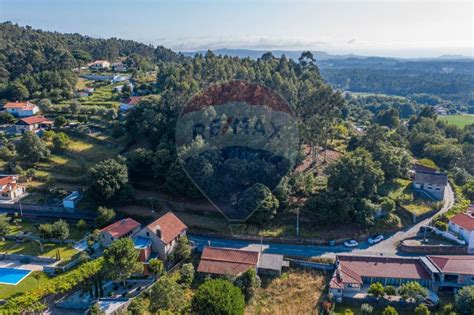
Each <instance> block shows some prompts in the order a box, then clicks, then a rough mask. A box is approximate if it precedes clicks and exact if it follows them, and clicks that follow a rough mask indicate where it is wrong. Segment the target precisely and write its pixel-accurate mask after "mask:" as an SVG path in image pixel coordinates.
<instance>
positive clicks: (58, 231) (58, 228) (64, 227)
mask: <svg viewBox="0 0 474 315" xmlns="http://www.w3.org/2000/svg"><path fill="white" fill-rule="evenodd" d="M52 234H53V237H55V238H57V239H59V240H61V241H64V240H66V239H67V238H68V237H69V224H67V222H66V221H64V220H58V221H56V222H54V223H53V225H52Z"/></svg>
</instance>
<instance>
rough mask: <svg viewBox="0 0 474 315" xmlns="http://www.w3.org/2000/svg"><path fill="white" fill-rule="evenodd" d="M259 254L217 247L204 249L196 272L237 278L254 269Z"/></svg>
mask: <svg viewBox="0 0 474 315" xmlns="http://www.w3.org/2000/svg"><path fill="white" fill-rule="evenodd" d="M258 259H259V252H256V251H249V250H241V249H232V248H218V247H210V246H206V247H204V250H203V252H202V255H201V261H200V262H199V266H198V268H197V271H198V272H204V273H212V274H219V275H233V276H237V275H239V274H241V273H243V272H245V271H247V270H249V269H251V268H256V267H257V263H258Z"/></svg>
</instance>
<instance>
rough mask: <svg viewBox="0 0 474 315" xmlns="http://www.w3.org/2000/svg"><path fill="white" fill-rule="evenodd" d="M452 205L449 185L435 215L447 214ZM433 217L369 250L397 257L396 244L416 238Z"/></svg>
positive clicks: (452, 200)
mask: <svg viewBox="0 0 474 315" xmlns="http://www.w3.org/2000/svg"><path fill="white" fill-rule="evenodd" d="M453 205H454V192H453V190H452V188H451V186H450V185H448V186H446V191H445V194H444V204H443V207H442V208H441V210H440V211H438V212H437V213H436V214H435V216H436V215H438V214H442V213H445V212H447V211H448V210H449V209H451V207H452V206H453ZM432 218H433V217H429V218H427V219H425V220H423V221H421V222H418V223H417V224H415V225H413V226H411V227H409V228H407V229H405V230H401V231H398V232H396V233H394V234H392V235H390V236H389V237H387V238H386V239H385V240H384V241H382V242H380V243H378V244H376V245H374V246H372V247H371V248H370V251H371V252H376V253H379V254H384V255H397V254H398V251H397V247H398V244H399V243H400V242H401V241H402V240H404V239H407V238H411V237H414V236H416V234H417V233H418V231H419V230H420V227H422V226H424V225H428V224H429V223H430V221H431V219H432Z"/></svg>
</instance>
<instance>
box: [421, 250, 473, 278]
mask: <svg viewBox="0 0 474 315" xmlns="http://www.w3.org/2000/svg"><path fill="white" fill-rule="evenodd" d="M428 259H429V260H430V261H431V262H432V263H433V264H434V265H435V266H436V267H437V268H438V269H439V270H440V271H441V272H443V273H454V274H463V275H474V256H468V255H459V256H428Z"/></svg>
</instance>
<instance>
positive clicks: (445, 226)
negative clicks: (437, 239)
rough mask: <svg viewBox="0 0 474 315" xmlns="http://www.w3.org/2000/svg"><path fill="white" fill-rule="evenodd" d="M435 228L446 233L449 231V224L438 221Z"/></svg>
mask: <svg viewBox="0 0 474 315" xmlns="http://www.w3.org/2000/svg"><path fill="white" fill-rule="evenodd" d="M434 226H435V228H437V229H438V230H440V231H443V232H446V231H447V230H448V224H446V223H445V222H443V221H436V222H435V224H434Z"/></svg>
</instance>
